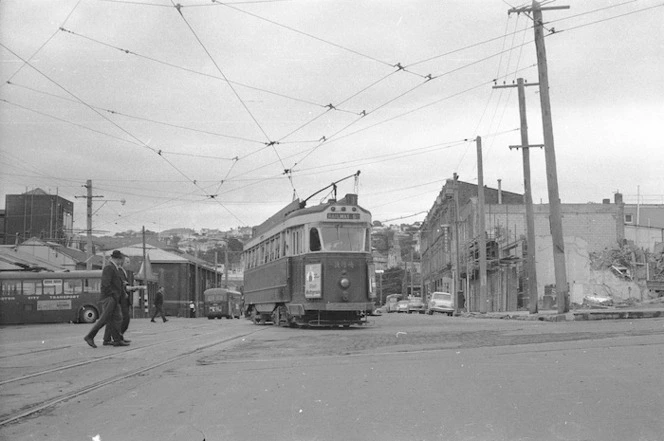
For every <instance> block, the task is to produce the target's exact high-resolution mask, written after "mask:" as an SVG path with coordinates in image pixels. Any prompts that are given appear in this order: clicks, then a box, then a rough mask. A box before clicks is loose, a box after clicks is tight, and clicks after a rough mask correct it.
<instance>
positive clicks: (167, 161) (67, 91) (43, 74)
mask: <svg viewBox="0 0 664 441" xmlns="http://www.w3.org/2000/svg"><path fill="white" fill-rule="evenodd" d="M0 47H3V48H4V49H5V50H7V51H8V52H10V53H11V54H12V55H14V56H15V57H16V58H18V59H19V60H21V61H23V62H24V63H25V64H27V65H28V66H29V67H31V68H32V69H33V70H34V71H36V72H37V73H39V74H40V75H41V76H42V77H44V78H46V79H47V80H48V81H49V82H51V83H53V84H54V85H56V86H57V87H58V88H60V89H62V90H63V91H64V92H65V93H67V94H68V95H71V96H72V97H73V98H75V99H76V100H77V101H78V102H79V103H80V104H82V105H84V106H85V107H87V108H88V109H90V110H92V111H93V112H94V113H96V114H97V115H99V116H100V117H101V118H103V119H104V120H106V121H108V122H109V123H111V124H112V125H113V126H115V127H116V128H118V129H119V130H120V131H122V132H123V133H125V134H127V135H129V136H130V137H131V138H133V139H135V140H136V141H137V142H139V143H140V146H141V147H143V148H146V149H148V150H150V151H152V152H153V153H157V154H158V155H159V156H160V157H161V158H162V159H163V160H164V161H166V163H167V164H169V165H170V166H171V167H172V168H173V169H174V170H175V171H177V172H178V173H179V174H181V175H182V176H183V177H185V178H187V179H188V180H189V181H190V182H191V183H193V184H194V185H195V186H197V187H199V189H200V190H203V189H202V188H201V187H200V186H198V185H197V183H196V180H194V179H191V178H190V177H189V176H187V175H186V174H185V173H184V172H183V171H182V170H180V169H179V168H178V167H177V166H175V164H173V163H172V162H171V161H169V160H168V158H166V157H164V156H163V155H162V154H161V152H160V151H159V150H158V149H155V148H153V147H150V146H149V145H147V144H146V143H144V142H143V141H141V140H140V139H138V138H137V137H136V136H134V135H133V134H132V133H130V132H129V131H127V130H126V129H125V128H124V127H121V126H120V125H119V124H117V123H116V122H115V121H113V120H111V119H109V118H107V117H106V116H105V115H104V114H102V113H101V112H99V111H98V110H97V109H95V108H94V107H92V106H90V105H89V104H88V103H86V102H85V101H83V100H82V99H80V98H79V97H78V96H77V95H75V94H74V93H72V92H70V91H69V90H68V89H67V88H65V87H64V86H62V85H61V84H60V83H58V82H57V81H55V80H53V79H52V78H51V77H49V76H48V75H46V74H45V73H43V72H42V71H41V70H39V69H37V68H36V67H35V66H34V65H32V64H31V63H30V62H29V61H28V60H25V59H24V58H23V57H21V56H20V55H18V54H17V53H16V52H14V51H13V50H12V49H10V48H9V47H7V46H6V45H5V44H4V43H1V42H0ZM219 204H220V205H221V206H222V207H223V208H224V209H225V210H226V211H227V212H228V213H229V214H231V215H232V216H233V217H235V218H236V219H237V220H238V221H240V222H242V221H241V220H240V219H239V218H237V216H235V214H234V213H232V212H231V211H230V210H229V209H228V208H226V207H224V205H223V204H221V203H219Z"/></svg>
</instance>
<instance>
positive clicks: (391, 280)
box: [383, 267, 405, 298]
mask: <svg viewBox="0 0 664 441" xmlns="http://www.w3.org/2000/svg"><path fill="white" fill-rule="evenodd" d="M404 272H405V271H404V270H403V268H398V267H394V268H388V269H386V270H385V272H384V273H383V298H385V296H387V295H389V294H401V293H402V290H403V276H404Z"/></svg>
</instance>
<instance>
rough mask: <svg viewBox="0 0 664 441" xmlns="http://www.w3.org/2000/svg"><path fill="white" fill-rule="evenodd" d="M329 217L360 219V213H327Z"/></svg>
mask: <svg viewBox="0 0 664 441" xmlns="http://www.w3.org/2000/svg"><path fill="white" fill-rule="evenodd" d="M327 218H328V219H359V218H360V213H327Z"/></svg>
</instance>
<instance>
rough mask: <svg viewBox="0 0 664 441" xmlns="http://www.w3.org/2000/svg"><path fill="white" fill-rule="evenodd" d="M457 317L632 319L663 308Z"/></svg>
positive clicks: (659, 314) (663, 314) (653, 314)
mask: <svg viewBox="0 0 664 441" xmlns="http://www.w3.org/2000/svg"><path fill="white" fill-rule="evenodd" d="M458 317H465V318H478V319H499V320H526V321H543V322H571V321H587V320H621V319H623V320H624V319H627V320H634V319H648V318H659V317H664V308H649V309H620V310H617V309H615V310H614V309H589V310H574V311H570V312H567V313H565V314H558V313H554V312H551V313H546V312H544V313H538V314H529V313H527V312H488V313H479V312H469V313H463V314H459V315H458Z"/></svg>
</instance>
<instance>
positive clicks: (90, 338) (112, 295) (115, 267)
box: [83, 250, 129, 348]
mask: <svg viewBox="0 0 664 441" xmlns="http://www.w3.org/2000/svg"><path fill="white" fill-rule="evenodd" d="M124 258H125V255H124V254H122V253H121V252H120V251H118V250H115V251H113V253H112V254H111V262H110V263H109V264H108V265H106V266H105V267H104V269H103V271H102V273H101V296H100V299H99V303H100V304H101V314H100V316H99V319H98V320H97V322H96V323H95V324H94V325H93V326H92V329H91V330H90V332H88V334H87V335H86V336H85V337H83V339H84V340H85V342H86V343H87V344H88V345H90V346H92V347H93V348H96V347H97V345H96V344H95V336H96V335H97V332H99V330H100V329H101V328H102V327H104V326H106V327H107V328H109V329H110V333H111V338H112V340H113V342H112V343H111V344H112V345H113V346H129V343H127V342H125V341H123V340H122V336H121V335H120V326H121V325H122V312H121V311H120V307H119V304H118V302H119V301H120V296H121V295H122V293H123V291H124V285H123V282H122V277H121V276H120V270H119V268H120V266H121V265H122V263H123V262H124Z"/></svg>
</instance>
